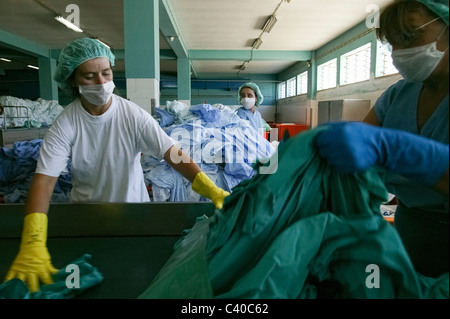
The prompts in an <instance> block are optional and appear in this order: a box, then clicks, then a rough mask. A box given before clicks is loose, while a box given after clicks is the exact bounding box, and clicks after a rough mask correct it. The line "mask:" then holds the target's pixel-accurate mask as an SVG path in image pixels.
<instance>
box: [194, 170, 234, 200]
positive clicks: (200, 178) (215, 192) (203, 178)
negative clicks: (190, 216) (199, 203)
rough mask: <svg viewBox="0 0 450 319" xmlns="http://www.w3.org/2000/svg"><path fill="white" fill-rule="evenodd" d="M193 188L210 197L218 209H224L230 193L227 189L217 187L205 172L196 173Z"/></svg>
mask: <svg viewBox="0 0 450 319" xmlns="http://www.w3.org/2000/svg"><path fill="white" fill-rule="evenodd" d="M192 189H193V190H194V191H196V192H197V193H198V194H200V195H202V196H205V197H207V198H209V199H210V200H211V201H212V202H213V203H214V205H215V206H216V208H217V209H222V207H223V202H224V200H225V197H227V196H228V195H230V193H228V192H227V191H225V190H223V189H222V188H220V187H217V186H216V184H214V182H213V181H212V180H211V179H210V178H209V177H208V175H206V174H205V173H204V172H200V173H198V174H197V175H195V178H194V181H193V182H192Z"/></svg>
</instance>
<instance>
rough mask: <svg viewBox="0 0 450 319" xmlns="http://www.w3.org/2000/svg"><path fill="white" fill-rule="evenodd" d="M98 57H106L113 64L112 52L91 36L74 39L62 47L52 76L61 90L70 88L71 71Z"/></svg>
mask: <svg viewBox="0 0 450 319" xmlns="http://www.w3.org/2000/svg"><path fill="white" fill-rule="evenodd" d="M100 57H105V58H108V59H109V62H110V63H111V66H114V60H115V57H114V54H113V53H112V52H111V50H110V49H109V48H108V47H106V46H105V45H104V44H102V43H101V42H99V41H98V40H95V39H91V38H80V39H76V40H74V41H72V42H70V43H69V44H67V45H66V46H65V48H64V49H62V51H61V54H60V55H59V60H58V66H57V67H56V72H55V75H54V77H53V78H54V80H55V81H56V82H57V83H58V86H59V87H60V88H61V89H62V90H67V89H70V83H69V81H68V80H69V77H70V75H71V74H72V72H73V71H74V70H75V69H76V68H77V67H78V66H79V65H80V64H82V63H84V62H86V61H88V60H91V59H94V58H100Z"/></svg>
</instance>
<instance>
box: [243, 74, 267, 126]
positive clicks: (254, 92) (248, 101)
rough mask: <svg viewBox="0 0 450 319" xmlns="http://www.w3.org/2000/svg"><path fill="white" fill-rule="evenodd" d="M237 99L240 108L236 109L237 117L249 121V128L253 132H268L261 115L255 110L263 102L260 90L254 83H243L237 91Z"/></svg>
mask: <svg viewBox="0 0 450 319" xmlns="http://www.w3.org/2000/svg"><path fill="white" fill-rule="evenodd" d="M238 98H239V102H240V103H241V105H242V107H241V108H239V109H237V115H238V116H239V117H240V118H241V119H244V120H247V121H249V123H250V126H251V127H253V128H254V129H255V130H257V131H259V130H264V131H266V130H270V127H269V126H268V125H267V123H266V121H264V119H263V118H262V116H261V113H260V112H259V111H257V110H256V108H257V107H258V106H259V105H261V103H262V102H263V101H264V96H263V95H262V93H261V90H260V89H259V87H258V86H257V85H256V84H255V83H251V82H248V83H245V84H243V85H242V86H241V87H240V88H239V90H238Z"/></svg>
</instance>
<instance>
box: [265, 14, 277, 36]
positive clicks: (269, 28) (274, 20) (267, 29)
mask: <svg viewBox="0 0 450 319" xmlns="http://www.w3.org/2000/svg"><path fill="white" fill-rule="evenodd" d="M277 21H278V19H277V17H276V16H275V15H271V16H270V17H269V18H268V19H267V21H266V24H265V25H264V27H263V31H264V32H267V33H269V32H270V31H272V28H273V26H274V25H275V23H277Z"/></svg>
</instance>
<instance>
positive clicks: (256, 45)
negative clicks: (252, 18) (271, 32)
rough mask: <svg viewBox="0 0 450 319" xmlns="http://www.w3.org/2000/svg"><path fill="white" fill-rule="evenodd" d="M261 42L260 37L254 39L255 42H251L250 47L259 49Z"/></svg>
mask: <svg viewBox="0 0 450 319" xmlns="http://www.w3.org/2000/svg"><path fill="white" fill-rule="evenodd" d="M262 43H263V42H262V40H261V38H258V39H256V40H255V42H253V45H252V48H253V49H259V47H260V46H261V44H262Z"/></svg>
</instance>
